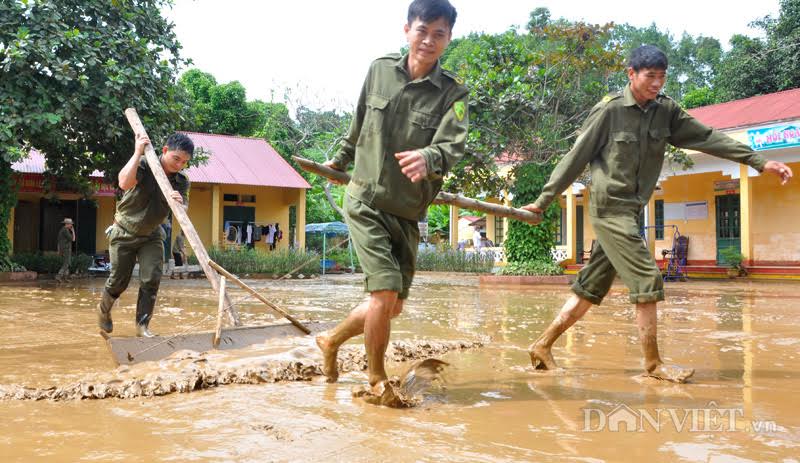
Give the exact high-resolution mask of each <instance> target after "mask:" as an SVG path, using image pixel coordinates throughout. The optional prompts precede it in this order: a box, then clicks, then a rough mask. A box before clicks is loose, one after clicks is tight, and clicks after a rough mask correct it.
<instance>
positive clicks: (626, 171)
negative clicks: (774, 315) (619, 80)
mask: <svg viewBox="0 0 800 463" xmlns="http://www.w3.org/2000/svg"><path fill="white" fill-rule="evenodd" d="M628 65H629V67H628V71H627V72H628V79H629V84H628V85H627V86H626V87H625V89H624V90H623V91H622V92H621V93H619V94H616V95H610V96H607V97H605V98H603V100H602V101H601V102H600V103H598V104H597V105H596V106H595V107H594V108H593V109H592V111H591V112H590V114H589V116H588V118H587V119H586V121H585V123H584V124H583V127H582V129H581V132H580V135H579V136H578V139H577V141H576V142H575V145H574V146H573V148H572V150H571V151H570V152H569V153H567V155H566V156H564V159H562V160H561V162H560V163H559V164H558V165H557V166H556V168H555V170H554V171H553V174H552V175H551V176H550V180H549V181H548V183H547V184H546V185H545V187H544V189H543V191H542V194H541V195H540V196H539V197H538V198H537V200H536V201H535V202H534V203H533V204H529V205H528V206H525V207H524V209H527V210H529V211H532V212H541V211H543V210H545V209H546V208H547V207H548V206H549V205H550V203H551V202H552V201H553V199H554V198H556V196H557V195H559V194H561V192H562V191H564V190H565V189H566V188H567V187H568V186H569V185H571V184H572V182H574V181H575V179H577V178H578V176H579V175H580V174H581V173H582V172H583V170H584V168H585V167H586V165H587V164H588V165H589V170H590V172H591V177H592V182H591V185H590V186H589V217H590V218H591V222H592V228H593V229H594V230H595V232H596V234H597V243H596V245H595V248H594V249H593V250H592V257H591V259H589V263H588V264H587V265H586V266H585V267H584V268H583V269H582V270H581V271H580V272H579V273H578V277H577V280H576V281H575V283H574V284H573V285H572V291H573V292H574V293H575V294H574V295H573V296H572V297H571V298H570V299H569V300H568V301H567V302H566V304H565V305H564V307H563V308H562V309H561V312H560V313H559V315H558V316H557V317H556V319H555V320H554V321H553V322H552V324H551V325H550V326H549V327H548V328H547V329H546V330H545V332H544V333H543V334H542V335H541V336H540V337H539V338H538V339H537V340H536V341H535V342H534V343H533V344H532V345H531V346H530V358H531V362H532V363H533V366H534V367H536V368H538V369H554V368H556V363H555V361H554V359H553V355H552V353H551V348H552V346H553V343H554V342H555V341H556V339H558V337H559V336H560V335H561V334H562V333H563V332H564V331H566V330H567V329H568V328H569V327H570V326H572V325H573V324H574V323H575V322H576V321H578V320H579V319H580V318H581V317H583V315H584V314H585V313H586V312H587V311H588V310H589V308H590V307H591V306H592V304H598V305H599V304H600V303H601V302H602V300H603V298H604V297H605V296H606V294H607V293H608V291H609V289H610V287H611V284H612V282H613V280H614V277H615V276H616V275H619V276H620V278H621V279H622V281H623V282H624V283H625V285H626V286H627V287H628V288H629V289H630V301H631V303H633V304H636V321H637V324H638V327H639V337H640V342H641V346H642V352H643V354H644V369H645V374H646V375H649V376H653V377H657V378H660V379H666V380H671V381H675V382H683V381H685V380H686V379H687V378H689V377H690V376H691V375H692V374H693V373H694V370H693V369H691V368H682V367H678V366H675V365H666V364H664V362H663V361H662V360H661V357H660V355H659V352H658V344H657V336H656V325H657V319H656V303H657V302H659V301H663V300H664V290H663V281H662V278H661V272H660V271H659V269H658V267H657V265H656V263H655V260H654V259H653V256H652V255H651V254H650V252H649V251H648V249H647V246H646V245H645V243H644V241H643V240H642V239H641V237H640V236H639V227H638V224H637V218H638V216H639V212H640V211H641V210H642V208H643V207H644V205H646V204H647V203H648V201H649V200H650V196H651V195H652V194H653V190H654V189H655V186H656V181H657V180H658V176H659V174H660V173H661V167H662V164H663V160H664V149H665V146H666V144H667V143H669V144H671V145H673V146H677V147H679V148H686V149H692V150H697V151H702V152H704V153H708V154H711V155H714V156H717V157H720V158H724V159H729V160H732V161H736V162H739V163H743V164H747V165H749V166H751V167H753V168H754V169H756V170H758V171H759V172H770V173H773V174H776V175H778V176H780V177H781V180H782V182H783V183H784V184H785V183H786V182H787V181H788V180H789V179H790V178H791V177H792V171H791V170H790V169H789V167H787V166H786V165H785V164H782V163H780V162H776V161H767V160H765V159H764V158H763V157H762V156H761V155H759V154H756V153H754V152H753V150H751V149H750V147H749V146H747V145H745V144H742V143H739V142H737V141H735V140H733V139H732V138H730V137H728V136H727V135H724V134H722V133H720V132H718V131H716V130H714V129H711V128H709V127H706V126H705V125H703V124H701V123H700V122H698V121H697V120H695V119H694V118H693V117H692V116H690V115H689V114H687V113H686V112H685V111H684V110H683V109H681V107H680V106H679V105H678V104H677V103H675V102H674V101H673V100H672V99H670V98H669V97H667V96H664V95H662V94H660V91H661V88H662V87H663V86H664V82H665V79H666V70H667V57H666V55H664V53H663V52H662V51H661V50H659V49H658V48H656V47H653V46H649V45H645V46H642V47H640V48H637V49H636V50H634V51H633V52H632V54H631V56H630V59H629V63H628Z"/></svg>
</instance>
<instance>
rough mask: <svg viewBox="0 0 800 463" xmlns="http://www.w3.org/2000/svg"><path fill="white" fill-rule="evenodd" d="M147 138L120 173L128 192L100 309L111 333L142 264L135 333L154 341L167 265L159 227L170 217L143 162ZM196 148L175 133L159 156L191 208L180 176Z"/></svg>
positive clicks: (176, 193)
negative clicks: (153, 322)
mask: <svg viewBox="0 0 800 463" xmlns="http://www.w3.org/2000/svg"><path fill="white" fill-rule="evenodd" d="M149 143H150V140H149V139H147V137H144V136H141V135H137V137H136V149H135V150H134V153H133V156H132V157H131V158H130V160H129V161H128V163H127V164H125V167H123V168H122V170H121V171H120V172H119V187H120V188H121V189H122V190H123V191H124V192H125V193H124V194H123V196H122V199H121V200H120V201H119V202H118V203H117V212H116V214H115V215H114V226H113V227H112V228H111V231H110V233H109V242H110V243H109V253H110V254H111V274H110V275H109V276H108V280H107V281H106V285H105V289H104V290H103V297H102V299H101V301H100V304H98V306H97V312H98V324H99V326H100V329H101V330H103V331H105V332H106V333H110V332H111V331H112V330H113V324H112V322H111V308H112V307H113V305H114V302H115V301H116V300H117V298H119V296H120V295H121V294H122V292H123V291H125V289H127V287H128V283H130V280H131V275H132V274H133V267H134V265H136V261H137V260H138V261H139V280H140V285H139V297H138V299H137V301H136V334H137V335H138V336H143V337H151V336H153V334H152V333H151V332H150V331H149V329H148V325H149V323H150V319H151V317H152V316H153V307H154V306H155V303H156V296H157V294H158V287H159V284H160V283H161V272H162V265H163V260H164V238H165V234H164V230H163V228H162V227H161V223H162V222H163V221H164V219H165V218H166V217H167V214H168V213H169V205H168V203H167V200H166V198H165V197H164V195H163V194H162V193H161V190H160V189H159V187H158V184H157V183H156V178H155V176H154V175H153V172H152V171H151V170H150V166H149V165H148V164H147V162H146V160H145V159H142V156H143V154H144V148H145V146H146V145H148V144H149ZM193 153H194V144H193V143H192V140H191V139H189V137H188V136H186V135H184V134H181V133H174V134H172V135H170V136H169V138H168V139H167V143H166V145H165V146H164V147H163V148H162V154H161V156H160V160H161V167H162V168H163V169H164V173H166V174H167V178H168V179H169V182H170V185H172V188H173V189H174V190H173V191H172V193H171V195H172V198H173V199H174V200H175V201H177V202H178V203H181V204H183V207H188V204H189V201H188V197H187V194H188V192H189V178H188V177H187V176H186V175H185V174H184V173H182V172H181V169H183V168H184V167H185V166H186V163H187V162H189V160H190V159H191V158H192V155H193Z"/></svg>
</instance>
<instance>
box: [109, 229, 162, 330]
mask: <svg viewBox="0 0 800 463" xmlns="http://www.w3.org/2000/svg"><path fill="white" fill-rule="evenodd" d="M164 238H165V234H164V231H163V230H162V228H161V227H156V229H155V230H153V232H152V233H151V234H150V235H148V236H138V235H133V234H131V233H128V232H127V231H126V230H123V229H122V227H120V226H119V225H116V224H115V225H114V227H113V228H112V229H111V233H110V235H109V241H110V243H109V254H110V255H111V274H110V275H109V276H108V279H107V280H106V286H105V289H106V291H107V292H108V294H109V295H110V296H111V297H113V298H114V299H117V298H118V297H119V296H120V295H121V294H122V293H123V292H124V291H125V290H126V289H127V288H128V284H129V283H130V281H131V275H132V274H133V267H134V266H135V265H136V261H137V260H138V261H139V281H140V285H139V298H138V300H137V303H136V323H137V324H139V325H147V324H148V323H149V321H150V318H152V316H153V307H154V306H155V300H156V296H157V295H158V287H159V285H160V284H161V273H162V271H163V265H164Z"/></svg>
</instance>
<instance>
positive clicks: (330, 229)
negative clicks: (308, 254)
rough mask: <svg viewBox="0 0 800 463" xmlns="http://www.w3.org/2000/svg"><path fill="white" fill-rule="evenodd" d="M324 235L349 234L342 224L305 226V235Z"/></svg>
mask: <svg viewBox="0 0 800 463" xmlns="http://www.w3.org/2000/svg"><path fill="white" fill-rule="evenodd" d="M315 232H316V233H325V234H326V235H328V236H331V235H346V234H348V233H349V232H350V230H349V229H348V228H347V224H345V223H342V222H326V223H310V224H308V225H306V233H315Z"/></svg>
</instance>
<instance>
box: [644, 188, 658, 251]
mask: <svg viewBox="0 0 800 463" xmlns="http://www.w3.org/2000/svg"><path fill="white" fill-rule="evenodd" d="M644 224H645V225H647V226H648V227H651V228H645V230H646V234H645V236H647V249H648V250H650V255H651V256H653V257H654V258H655V255H656V229H655V228H652V227H653V226H654V225H655V224H656V198H655V197H654V196H651V197H650V201H648V202H647V207H646V208H645V211H644Z"/></svg>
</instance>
